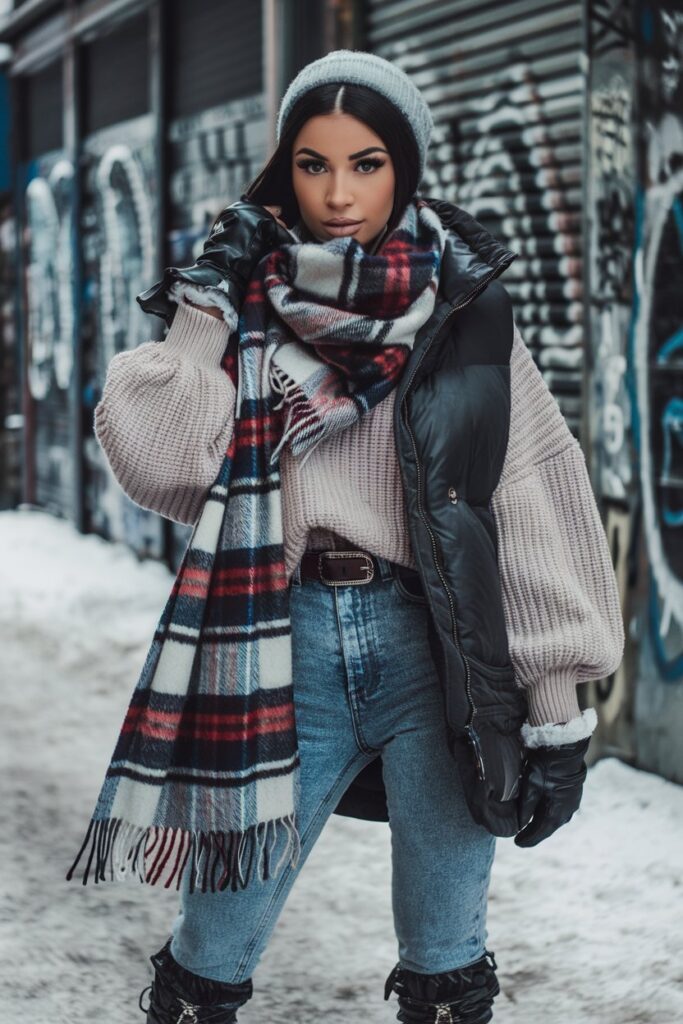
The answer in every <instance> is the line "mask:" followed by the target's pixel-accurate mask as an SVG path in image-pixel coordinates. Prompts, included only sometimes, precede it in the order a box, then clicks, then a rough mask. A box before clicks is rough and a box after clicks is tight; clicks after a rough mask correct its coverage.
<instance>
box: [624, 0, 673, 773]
mask: <svg viewBox="0 0 683 1024" xmlns="http://www.w3.org/2000/svg"><path fill="white" fill-rule="evenodd" d="M635 13H636V18H635V27H636V48H637V54H638V66H639V84H638V109H639V119H638V121H639V142H640V146H639V154H638V178H639V185H638V194H637V200H636V211H637V235H636V251H635V267H636V278H635V289H636V294H635V297H634V325H633V372H634V387H633V396H634V409H635V417H634V432H633V436H634V446H635V451H636V456H637V460H638V475H639V486H640V492H641V495H642V530H643V542H644V546H645V552H646V557H647V565H648V578H647V591H646V595H645V599H646V614H645V622H644V628H643V631H642V633H643V640H644V642H643V644H642V646H641V650H640V659H639V666H638V669H639V671H638V675H639V683H638V688H637V692H636V708H635V712H636V738H637V743H638V756H639V760H640V761H641V762H642V763H644V764H645V765H647V766H648V767H651V768H653V769H655V770H658V771H664V773H665V774H669V773H671V774H672V775H675V777H677V778H678V779H679V781H682V782H683V745H682V744H681V742H680V737H681V734H682V733H683V289H682V288H681V281H682V280H683V3H681V2H680V0H679V2H669V3H667V2H665V3H657V4H655V3H646V2H643V0H639V2H638V3H637V4H636V7H635ZM672 768H673V771H671V769H672Z"/></svg>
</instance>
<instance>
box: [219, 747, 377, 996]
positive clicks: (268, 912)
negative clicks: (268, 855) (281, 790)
mask: <svg viewBox="0 0 683 1024" xmlns="http://www.w3.org/2000/svg"><path fill="white" fill-rule="evenodd" d="M362 754H364V751H361V750H359V751H356V752H355V753H354V754H353V755H352V756H351V757H350V758H349V760H348V761H347V762H346V764H345V765H344V767H343V768H342V770H341V772H340V773H339V775H338V777H337V779H336V780H335V782H334V783H333V785H332V786H331V787H330V789H329V790H328V792H327V793H326V795H325V796H324V798H323V799H322V800H321V802H320V804H319V806H318V809H317V811H316V812H315V814H314V815H313V817H312V818H311V820H310V822H309V823H308V828H307V829H306V831H305V832H304V833H303V835H302V836H301V847H302V852H303V848H305V846H306V843H307V841H308V837H309V836H310V834H311V831H312V829H313V827H314V826H315V825H317V823H318V821H319V820H320V817H321V815H322V814H323V813H324V811H325V810H326V808H327V807H328V806H329V804H330V803H331V802H332V799H333V796H334V794H335V791H336V790H338V789H339V788H340V783H341V782H343V781H344V780H345V778H346V772H347V771H348V769H349V768H350V767H351V766H352V765H353V764H354V763H355V761H356V760H357V759H359V757H360V756H361V755H362ZM288 878H289V872H288V871H287V870H286V868H283V870H282V872H281V874H280V877H279V879H278V883H277V886H276V888H275V891H274V892H273V894H272V896H271V898H270V900H269V901H268V903H267V904H266V907H265V909H264V911H263V913H262V915H261V917H260V919H259V923H258V924H257V926H256V929H255V930H254V933H253V935H252V937H251V939H250V940H249V942H248V943H247V945H246V949H245V952H244V955H243V957H242V959H241V961H240V963H239V966H238V968H237V978H236V979H234V982H233V983H234V984H239V983H240V982H242V981H243V980H244V979H243V976H242V972H243V971H244V969H245V965H246V964H248V963H249V960H250V959H251V956H252V954H253V952H254V949H255V947H256V945H257V944H258V941H259V939H260V938H261V935H262V934H263V931H264V929H265V927H266V926H267V924H268V922H269V921H270V920H271V918H272V916H273V913H274V911H275V909H276V907H277V905H278V903H279V899H280V896H281V894H282V890H283V888H284V885H285V882H286V881H287V879H288Z"/></svg>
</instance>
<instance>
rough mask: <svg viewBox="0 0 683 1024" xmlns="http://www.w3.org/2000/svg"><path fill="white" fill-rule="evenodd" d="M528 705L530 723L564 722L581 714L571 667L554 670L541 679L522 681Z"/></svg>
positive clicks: (574, 677)
mask: <svg viewBox="0 0 683 1024" xmlns="http://www.w3.org/2000/svg"><path fill="white" fill-rule="evenodd" d="M522 685H524V688H525V690H526V697H527V702H528V705H529V714H528V719H527V720H528V722H529V724H530V725H545V724H546V723H558V724H560V723H564V722H569V721H571V719H572V718H576V717H577V715H580V714H581V708H580V707H579V700H578V697H577V693H576V685H577V684H576V673H575V672H574V671H573V670H572V669H568V670H566V671H556V672H553V673H551V674H549V675H547V676H545V678H544V679H543V680H540V681H538V682H534V683H523V684H522Z"/></svg>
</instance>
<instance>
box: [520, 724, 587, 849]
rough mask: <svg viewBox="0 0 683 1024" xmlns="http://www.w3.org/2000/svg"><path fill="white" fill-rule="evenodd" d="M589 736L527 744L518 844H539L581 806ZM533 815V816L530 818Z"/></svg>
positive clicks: (521, 783) (523, 770)
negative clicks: (557, 742) (559, 741)
mask: <svg viewBox="0 0 683 1024" xmlns="http://www.w3.org/2000/svg"><path fill="white" fill-rule="evenodd" d="M589 744H590V736H587V737H586V738H585V739H582V740H576V741H575V742H574V743H565V744H562V745H561V746H555V747H553V746H543V747H527V748H526V761H525V764H524V768H523V769H522V776H521V778H520V788H519V796H518V798H517V799H518V807H519V820H520V821H521V822H524V823H525V826H524V828H523V829H522V830H521V831H520V832H518V833H517V835H516V836H515V844H516V845H517V846H536V845H538V843H541V842H543V840H544V839H547V838H548V836H551V835H552V834H553V832H555V831H556V830H557V829H558V828H560V826H561V825H566V824H567V822H568V821H569V819H570V818H571V817H572V815H573V814H574V811H576V810H578V807H579V804H580V803H581V796H582V793H583V783H584V780H585V778H586V774H587V771H588V769H587V768H586V762H585V761H584V756H585V754H586V751H587V750H588V746H589ZM530 819H531V820H530Z"/></svg>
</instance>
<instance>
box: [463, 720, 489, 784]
mask: <svg viewBox="0 0 683 1024" xmlns="http://www.w3.org/2000/svg"><path fill="white" fill-rule="evenodd" d="M465 735H466V736H467V740H468V742H469V744H470V746H471V748H472V753H473V754H474V763H475V764H476V766H477V774H478V776H479V778H480V780H481V781H482V782H484V781H485V779H486V771H485V769H484V758H483V757H482V753H481V743H480V742H479V736H478V735H477V730H476V729H475V728H474V726H473V725H471V724H470V725H466V726H465Z"/></svg>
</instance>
